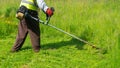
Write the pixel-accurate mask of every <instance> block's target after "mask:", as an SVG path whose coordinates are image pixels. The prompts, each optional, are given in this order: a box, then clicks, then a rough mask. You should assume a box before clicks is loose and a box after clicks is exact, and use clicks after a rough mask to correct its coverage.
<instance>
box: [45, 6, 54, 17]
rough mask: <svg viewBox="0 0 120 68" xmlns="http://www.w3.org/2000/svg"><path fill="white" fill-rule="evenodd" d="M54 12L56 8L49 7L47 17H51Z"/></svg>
mask: <svg viewBox="0 0 120 68" xmlns="http://www.w3.org/2000/svg"><path fill="white" fill-rule="evenodd" d="M53 12H54V8H53V7H51V8H48V9H47V11H46V16H47V17H51V16H52V15H53Z"/></svg>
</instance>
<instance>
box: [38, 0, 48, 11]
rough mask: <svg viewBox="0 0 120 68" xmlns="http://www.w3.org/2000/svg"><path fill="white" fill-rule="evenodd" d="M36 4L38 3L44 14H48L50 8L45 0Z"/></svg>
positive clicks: (39, 0)
mask: <svg viewBox="0 0 120 68" xmlns="http://www.w3.org/2000/svg"><path fill="white" fill-rule="evenodd" d="M36 2H37V5H38V7H39V8H40V9H42V10H43V11H44V12H46V10H47V9H48V6H47V5H46V3H45V2H44V0H36Z"/></svg>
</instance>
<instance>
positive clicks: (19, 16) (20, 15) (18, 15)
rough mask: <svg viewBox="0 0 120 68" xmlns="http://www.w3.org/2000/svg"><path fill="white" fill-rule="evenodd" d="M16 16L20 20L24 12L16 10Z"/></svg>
mask: <svg viewBox="0 0 120 68" xmlns="http://www.w3.org/2000/svg"><path fill="white" fill-rule="evenodd" d="M16 18H18V19H19V20H22V19H23V18H24V14H23V13H21V12H18V13H17V14H16Z"/></svg>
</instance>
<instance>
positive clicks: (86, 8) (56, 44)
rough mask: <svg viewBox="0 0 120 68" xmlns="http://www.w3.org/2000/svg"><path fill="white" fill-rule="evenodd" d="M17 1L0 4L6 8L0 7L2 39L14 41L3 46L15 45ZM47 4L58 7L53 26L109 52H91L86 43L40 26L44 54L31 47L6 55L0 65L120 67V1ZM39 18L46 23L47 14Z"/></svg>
mask: <svg viewBox="0 0 120 68" xmlns="http://www.w3.org/2000/svg"><path fill="white" fill-rule="evenodd" d="M15 1H16V0H12V1H9V0H4V1H2V2H1V1H0V5H3V6H0V7H1V8H2V10H0V22H1V23H0V25H1V26H0V39H4V38H5V37H9V36H12V37H10V38H8V39H7V38H5V40H6V41H8V40H9V39H11V42H10V41H8V42H7V43H6V44H4V43H3V42H2V40H0V45H8V44H11V45H12V42H13V38H14V37H13V36H15V35H16V33H17V24H18V23H16V22H18V20H17V19H15V13H16V10H17V8H18V7H19V3H20V0H17V3H14V2H15ZM45 1H46V3H47V5H49V6H53V7H54V8H55V13H54V15H53V17H52V18H51V21H50V24H52V25H55V26H57V27H59V28H61V29H63V30H65V31H67V32H69V33H72V34H75V35H76V36H78V37H79V38H81V39H84V40H86V41H88V42H92V43H94V44H96V46H98V47H100V48H103V49H105V50H107V53H106V54H99V53H94V52H96V50H94V49H91V47H89V46H87V44H82V43H79V42H77V40H74V39H72V38H71V37H69V36H67V35H65V34H63V33H61V32H59V31H56V30H54V29H52V28H50V27H47V26H45V25H40V28H41V39H42V40H41V44H42V47H43V48H42V51H41V52H40V53H39V54H35V55H34V53H32V52H31V49H29V48H28V50H27V52H26V51H24V50H23V51H21V52H19V53H15V54H9V56H8V57H6V56H7V53H6V52H5V54H4V55H3V56H2V55H1V56H0V60H2V61H1V62H0V66H1V67H3V68H4V67H9V68H11V66H12V67H13V66H14V65H16V66H14V67H17V68H19V67H23V68H24V67H28V68H33V67H36V68H38V67H41V68H119V63H120V61H119V60H120V55H119V52H120V46H119V45H120V31H119V30H120V23H119V21H120V19H119V18H120V12H119V11H120V6H119V3H120V1H119V0H109V1H108V0H45ZM6 3H7V4H6ZM40 19H42V20H45V14H44V13H43V12H41V11H40ZM11 34H12V35H11ZM6 35H8V36H6ZM79 44H80V45H79ZM26 45H30V43H29V42H28V41H27V43H26ZM0 48H3V49H1V50H0V51H5V50H9V48H10V46H8V47H7V48H4V47H3V46H0ZM1 53H2V52H1ZM2 54H3V53H2ZM19 54H20V55H19ZM32 55H34V56H32ZM22 56H25V57H22ZM1 57H2V58H1ZM13 57H14V58H13ZM28 57H29V58H28ZM38 57H39V58H38ZM18 58H19V59H18ZM36 58H38V59H36ZM4 60H5V61H6V62H4ZM30 61H31V62H30ZM2 62H3V63H4V64H2ZM9 62H12V63H13V64H12V63H9ZM36 63H40V64H36ZM6 65H7V66H6ZM14 67H13V68H14Z"/></svg>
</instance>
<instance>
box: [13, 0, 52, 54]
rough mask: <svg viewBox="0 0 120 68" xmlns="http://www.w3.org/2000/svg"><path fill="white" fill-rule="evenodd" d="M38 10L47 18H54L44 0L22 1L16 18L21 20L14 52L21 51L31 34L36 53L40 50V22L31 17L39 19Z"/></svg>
mask: <svg viewBox="0 0 120 68" xmlns="http://www.w3.org/2000/svg"><path fill="white" fill-rule="evenodd" d="M38 8H40V9H42V10H43V12H44V13H45V14H46V16H52V15H53V11H52V9H51V8H49V7H48V6H47V5H46V3H45V2H44V0H22V1H21V4H20V8H19V10H18V11H17V14H16V17H17V18H18V19H19V20H20V23H19V25H18V35H17V38H16V42H15V44H14V46H13V47H12V50H11V51H12V52H16V51H18V50H20V48H21V47H22V45H23V43H24V41H25V39H26V36H27V34H28V33H29V35H30V38H31V42H32V47H33V50H34V52H39V50H40V28H39V22H37V21H35V20H33V19H32V18H30V17H29V15H30V16H32V17H35V18H38V12H37V10H38Z"/></svg>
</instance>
